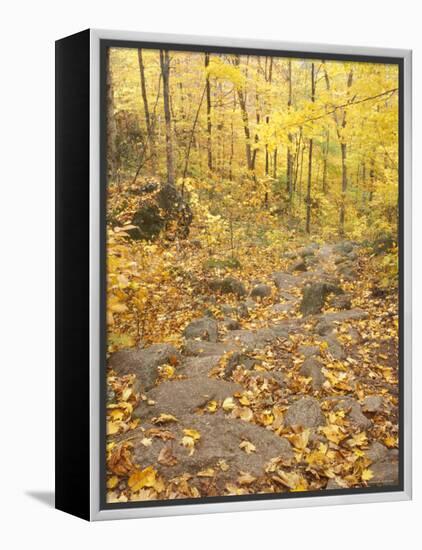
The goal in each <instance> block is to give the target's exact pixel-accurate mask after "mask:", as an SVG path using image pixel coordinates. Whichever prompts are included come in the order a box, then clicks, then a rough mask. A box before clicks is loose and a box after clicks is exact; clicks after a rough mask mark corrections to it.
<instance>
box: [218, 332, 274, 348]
mask: <svg viewBox="0 0 422 550" xmlns="http://www.w3.org/2000/svg"><path fill="white" fill-rule="evenodd" d="M276 338H277V334H276V333H275V332H274V331H273V330H271V329H269V328H263V329H259V330H232V331H231V332H230V333H229V334H228V335H227V337H226V342H233V343H235V344H238V345H239V346H240V347H241V348H243V349H247V350H254V349H259V348H263V347H265V346H266V345H267V344H268V343H270V342H272V341H274V340H275V339H276Z"/></svg>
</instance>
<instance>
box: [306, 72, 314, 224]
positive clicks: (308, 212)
mask: <svg viewBox="0 0 422 550" xmlns="http://www.w3.org/2000/svg"><path fill="white" fill-rule="evenodd" d="M311 101H312V103H314V102H315V65H314V63H312V64H311ZM312 150H313V139H312V138H310V139H309V158H308V188H307V192H306V233H308V234H309V233H310V232H311V206H312V199H311V187H312Z"/></svg>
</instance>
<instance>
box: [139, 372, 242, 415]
mask: <svg viewBox="0 0 422 550" xmlns="http://www.w3.org/2000/svg"><path fill="white" fill-rule="evenodd" d="M242 389H243V388H242V386H240V385H239V384H235V383H234V382H226V381H225V380H216V379H214V378H208V377H200V376H198V377H194V378H188V379H186V380H168V381H167V382H163V383H162V384H160V385H159V386H157V387H156V388H154V389H152V390H151V391H150V392H148V399H149V400H152V401H154V402H155V403H154V404H153V405H148V404H147V402H146V401H141V403H140V404H139V406H138V407H137V409H136V410H135V415H136V416H138V417H140V418H141V420H143V419H145V418H153V417H158V416H159V415H160V414H172V415H173V416H175V417H176V418H181V417H183V416H186V415H187V414H191V413H194V412H196V411H197V410H198V409H201V408H203V407H205V406H206V405H207V403H208V402H209V401H217V402H220V401H221V402H222V401H224V399H225V398H226V397H231V396H232V395H233V394H234V393H236V392H241V391H242Z"/></svg>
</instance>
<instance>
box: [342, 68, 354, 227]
mask: <svg viewBox="0 0 422 550" xmlns="http://www.w3.org/2000/svg"><path fill="white" fill-rule="evenodd" d="M352 82H353V71H350V72H349V75H348V77H347V87H348V88H350V87H351V85H352ZM345 128H346V111H344V112H343V120H342V123H341V129H342V130H344V129H345ZM338 133H339V138H340V144H341V203H340V217H339V225H340V227H339V233H340V235H341V236H344V222H345V218H346V192H347V144H346V142H345V140H344V135H343V132H338Z"/></svg>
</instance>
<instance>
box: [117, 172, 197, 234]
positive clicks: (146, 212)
mask: <svg viewBox="0 0 422 550" xmlns="http://www.w3.org/2000/svg"><path fill="white" fill-rule="evenodd" d="M192 218H193V214H192V210H191V208H190V206H189V204H188V203H187V202H186V200H185V199H184V197H183V196H182V194H181V193H180V192H179V190H178V189H177V188H176V186H175V185H172V184H170V183H164V184H162V185H160V184H158V183H148V184H147V185H145V186H144V187H142V188H141V189H140V198H139V207H138V209H137V211H136V212H135V214H134V215H133V218H132V222H131V223H132V225H133V226H135V228H134V229H130V230H128V233H129V234H130V236H131V237H132V238H133V239H143V240H154V239H155V238H157V237H158V236H159V235H160V233H161V232H162V231H163V230H166V229H168V228H169V227H170V225H171V227H172V232H173V233H172V235H170V234H169V235H168V236H169V237H170V236H171V237H172V238H174V237H176V236H177V237H179V238H186V237H187V236H188V235H189V227H190V224H191V222H192Z"/></svg>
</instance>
